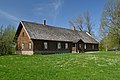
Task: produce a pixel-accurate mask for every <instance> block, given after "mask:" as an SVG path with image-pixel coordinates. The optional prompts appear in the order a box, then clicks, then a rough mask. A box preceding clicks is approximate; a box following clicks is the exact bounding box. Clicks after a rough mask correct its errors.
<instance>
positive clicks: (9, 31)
mask: <svg viewBox="0 0 120 80" xmlns="http://www.w3.org/2000/svg"><path fill="white" fill-rule="evenodd" d="M15 32H16V29H15V27H14V26H11V25H8V26H0V55H6V54H13V53H15V42H14V36H15Z"/></svg>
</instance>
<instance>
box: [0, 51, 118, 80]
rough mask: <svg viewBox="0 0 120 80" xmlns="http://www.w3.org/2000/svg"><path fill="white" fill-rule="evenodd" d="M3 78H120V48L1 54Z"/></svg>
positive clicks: (1, 78) (28, 79)
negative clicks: (81, 51) (79, 51)
mask: <svg viewBox="0 0 120 80" xmlns="http://www.w3.org/2000/svg"><path fill="white" fill-rule="evenodd" d="M0 80H120V52H97V53H89V54H88V53H87V54H78V53H74V54H71V53H69V54H50V55H33V56H25V55H9V56H0Z"/></svg>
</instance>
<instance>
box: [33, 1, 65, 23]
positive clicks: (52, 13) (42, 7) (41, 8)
mask: <svg viewBox="0 0 120 80" xmlns="http://www.w3.org/2000/svg"><path fill="white" fill-rule="evenodd" d="M63 2H64V1H63V0H52V2H49V3H40V4H38V5H37V7H36V8H35V9H34V12H35V14H36V15H38V16H44V17H45V18H47V17H50V18H51V19H52V20H53V24H55V22H56V20H57V16H58V15H59V12H60V9H61V7H62V5H63Z"/></svg>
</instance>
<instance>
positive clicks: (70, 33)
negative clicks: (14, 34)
mask: <svg viewBox="0 0 120 80" xmlns="http://www.w3.org/2000/svg"><path fill="white" fill-rule="evenodd" d="M22 24H23V25H24V27H25V29H26V30H27V32H28V34H29V36H30V38H31V39H40V40H55V41H70V42H74V43H76V42H78V41H79V40H80V39H81V40H82V41H83V42H84V43H98V42H97V41H96V40H95V39H94V38H93V37H91V36H90V35H88V34H86V33H85V32H80V31H76V30H70V29H65V28H58V27H53V26H48V25H43V24H38V23H34V22H26V21H22Z"/></svg>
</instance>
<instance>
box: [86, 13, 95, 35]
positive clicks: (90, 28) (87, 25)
mask: <svg viewBox="0 0 120 80" xmlns="http://www.w3.org/2000/svg"><path fill="white" fill-rule="evenodd" d="M84 19H85V26H86V30H87V32H88V33H89V34H90V35H93V31H92V28H93V24H92V22H91V18H90V14H89V12H88V11H87V12H84Z"/></svg>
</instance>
